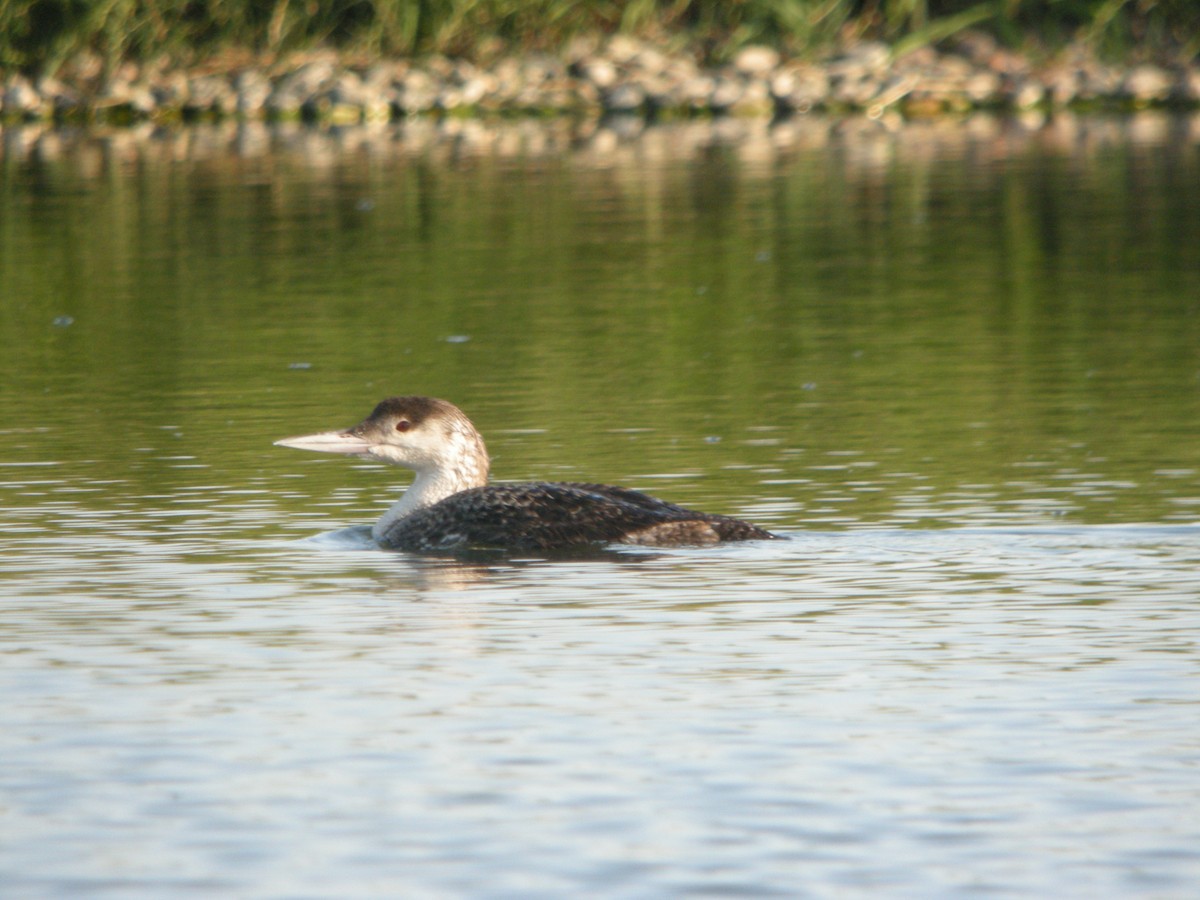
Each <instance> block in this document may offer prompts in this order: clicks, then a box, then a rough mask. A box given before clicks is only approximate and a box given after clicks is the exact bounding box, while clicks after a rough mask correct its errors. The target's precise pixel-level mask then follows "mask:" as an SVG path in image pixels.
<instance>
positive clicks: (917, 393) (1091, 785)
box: [0, 117, 1200, 897]
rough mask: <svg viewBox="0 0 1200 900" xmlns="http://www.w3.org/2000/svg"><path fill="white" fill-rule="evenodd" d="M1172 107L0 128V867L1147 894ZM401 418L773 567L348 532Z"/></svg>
mask: <svg viewBox="0 0 1200 900" xmlns="http://www.w3.org/2000/svg"><path fill="white" fill-rule="evenodd" d="M618 125H620V123H618ZM621 127H624V126H621ZM1197 134H1200V130H1198V129H1197V128H1196V126H1195V123H1194V122H1190V121H1187V120H1177V119H1165V118H1159V117H1149V118H1140V117H1139V118H1135V119H1126V120H1103V119H1098V120H1089V119H1083V120H1071V119H1060V120H1056V121H1055V122H1052V123H1038V122H1002V121H995V120H988V119H975V120H969V121H967V122H964V123H936V124H929V125H920V124H918V125H912V126H906V127H904V128H902V129H900V130H898V131H889V130H888V129H886V128H884V127H882V126H880V125H878V124H875V123H838V122H821V121H817V120H813V121H808V120H804V121H801V122H799V123H795V124H793V125H789V126H783V127H777V128H775V129H768V128H767V126H766V125H765V124H759V123H717V124H716V125H715V126H709V125H703V124H702V125H696V126H691V125H689V126H680V127H670V128H662V129H654V130H651V131H650V132H648V133H645V134H626V133H624V132H622V131H620V130H618V129H614V130H608V129H602V130H600V131H597V132H595V133H586V134H582V133H578V132H571V131H570V130H569V128H568V126H565V125H559V124H552V125H536V126H535V125H511V126H509V125H506V126H498V127H495V128H486V127H483V126H480V125H478V124H474V123H466V124H464V123H449V124H447V125H446V126H444V127H443V128H442V129H441V130H438V129H436V128H434V127H433V126H429V125H419V126H411V127H409V128H406V129H400V130H398V131H394V130H386V129H385V130H380V131H377V132H363V131H351V132H343V133H336V132H335V133H313V132H305V131H302V130H295V131H286V130H285V131H281V132H276V133H271V132H268V131H265V130H259V129H243V130H241V131H238V130H236V129H212V130H203V129H200V130H196V131H187V132H179V133H167V134H136V133H118V134H116V135H111V136H93V135H74V134H62V133H41V132H37V131H27V130H20V131H13V130H11V129H10V130H7V131H6V132H5V133H4V139H5V140H4V145H5V153H6V156H5V165H4V167H3V169H2V174H0V296H2V298H3V300H2V301H0V341H2V348H3V353H2V358H0V508H2V509H3V515H2V516H0V610H2V615H3V619H2V621H3V627H2V628H0V691H2V694H0V696H2V697H3V703H2V704H0V758H3V759H4V763H5V764H4V766H3V767H0V885H2V887H0V894H3V895H6V896H8V895H11V896H21V897H30V896H53V897H77V896H114V897H115V896H121V897H126V896H164V895H168V896H175V895H181V896H186V895H197V896H212V895H237V896H264V897H265V896H273V897H275V896H328V897H333V896H337V897H345V896H380V895H389V894H390V895H406V896H488V897H502V896H523V897H524V896H564V895H567V896H570V895H580V894H588V895H600V896H619V897H638V896H659V895H664V894H666V895H676V894H680V895H702V896H711V895H718V894H726V895H733V896H776V895H778V896H811V897H827V896H880V895H884V896H901V897H929V896H967V895H970V896H1011V895H1034V896H1113V897H1129V896H1146V897H1185V896H1191V894H1192V893H1193V891H1194V885H1195V884H1196V883H1197V880H1198V879H1200V850H1197V849H1196V848H1197V847H1200V813H1198V812H1197V810H1200V778H1198V777H1197V772H1198V767H1197V764H1198V762H1200V725H1198V724H1197V723H1198V722H1200V716H1197V709H1196V707H1197V705H1198V703H1200V691H1198V689H1197V688H1198V684H1200V682H1198V677H1197V676H1198V672H1197V662H1198V659H1200V654H1198V651H1197V645H1196V634H1197V626H1198V625H1200V577H1198V576H1197V572H1198V571H1200V440H1197V438H1198V436H1200V435H1198V430H1200V425H1198V424H1197V423H1200V408H1198V406H1200V350H1198V348H1200V250H1198V249H1197V248H1200V216H1198V215H1197V214H1196V213H1195V210H1196V209H1200V196H1197V194H1198V193H1200V177H1197V176H1198V175H1200V173H1198V172H1197V168H1198V166H1200V157H1198V156H1197V152H1196V148H1197V146H1198V141H1197V137H1196V136H1197ZM398 392H429V393H435V394H439V395H441V396H445V397H447V398H449V399H452V400H455V401H456V402H458V403H460V404H461V405H462V406H464V407H465V408H466V409H467V410H468V412H469V413H470V414H471V415H472V416H473V417H474V418H475V420H476V421H477V423H478V424H479V425H480V427H481V428H482V430H483V431H484V434H485V435H486V437H487V438H488V442H489V447H490V448H491V450H492V455H493V457H494V471H495V473H496V474H497V475H498V476H499V477H502V478H529V477H552V478H596V479H601V480H606V481H614V482H620V483H624V484H628V485H631V486H634V487H639V488H643V489H647V490H652V491H653V492H655V493H657V494H660V495H662V496H665V497H667V498H669V499H672V500H677V501H681V502H685V503H689V504H693V505H696V506H699V507H701V508H704V509H710V510H712V511H716V512H729V513H734V514H739V515H743V516H747V517H750V518H753V519H754V520H755V521H760V522H762V523H763V524H765V525H768V526H769V527H772V528H774V529H777V530H779V531H781V532H782V533H784V534H785V535H787V536H788V537H789V540H787V541H782V542H771V543H763V544H749V545H740V546H727V547H718V548H699V549H697V548H690V549H673V550H665V551H651V550H646V549H626V550H612V551H604V552H599V553H595V554H590V555H587V556H584V557H581V558H577V559H555V560H543V559H536V558H528V559H526V558H503V557H481V558H477V559H471V560H466V561H457V560H452V559H423V558H415V557H409V556H406V555H403V554H390V553H383V552H380V551H378V550H375V549H373V548H372V547H371V546H370V545H369V543H368V542H367V540H366V539H365V537H364V535H363V530H362V528H361V525H362V524H365V523H368V522H370V521H371V520H372V518H373V517H374V516H376V515H378V513H379V511H380V509H381V508H382V507H383V506H384V505H385V504H386V503H387V502H388V500H390V499H391V498H392V497H393V496H394V494H395V492H396V491H398V490H399V488H400V486H401V485H402V484H403V483H404V481H405V478H404V476H403V475H402V474H398V473H392V472H387V471H383V470H381V469H379V468H377V467H372V466H368V465H366V464H362V463H357V462H353V461H347V460H340V459H332V458H322V457H317V456H309V455H306V454H302V453H298V452H294V451H287V450H283V449H280V448H275V447H272V446H271V441H272V440H274V439H276V438H278V437H282V436H285V435H289V434H296V433H303V432H307V431H314V430H318V429H322V428H327V427H334V426H337V425H348V424H351V423H353V422H354V421H356V420H357V419H358V418H360V417H361V416H363V415H365V414H366V413H367V412H368V411H369V409H370V407H371V405H372V404H373V403H374V402H375V401H376V400H377V399H379V398H380V397H382V396H384V395H386V394H388V393H398Z"/></svg>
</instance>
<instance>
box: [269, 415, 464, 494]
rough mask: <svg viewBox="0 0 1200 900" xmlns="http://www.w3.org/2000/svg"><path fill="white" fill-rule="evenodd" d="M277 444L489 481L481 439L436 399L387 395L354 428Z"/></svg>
mask: <svg viewBox="0 0 1200 900" xmlns="http://www.w3.org/2000/svg"><path fill="white" fill-rule="evenodd" d="M275 445H276V446H278V447H292V448H295V449H297V450H316V451H319V452H321V453H342V454H345V455H347V456H358V457H361V458H363V459H374V460H378V461H379V462H385V463H391V464H392V465H395V466H403V467H404V468H406V469H413V470H414V471H416V472H424V473H431V474H442V475H445V476H450V477H453V478H454V479H455V480H456V481H467V482H473V483H478V484H486V483H487V474H488V455H487V449H486V448H485V447H484V443H483V438H481V437H480V436H479V432H477V431H476V430H475V426H474V425H472V424H471V420H470V419H468V418H467V417H466V415H464V414H463V412H462V410H460V409H459V408H458V407H457V406H455V405H454V404H453V403H447V402H446V401H445V400H438V399H436V398H434V397H389V398H388V399H387V400H384V401H383V402H381V403H380V404H379V405H378V406H376V407H375V409H374V411H373V412H372V413H371V415H369V416H367V417H366V418H365V419H363V420H362V421H361V422H359V423H358V424H357V425H355V426H354V427H353V428H347V429H346V430H345V431H322V432H318V433H317V434H306V435H301V436H300V437H293V438H284V439H283V440H281V441H276V442H275Z"/></svg>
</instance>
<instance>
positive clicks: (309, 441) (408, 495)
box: [275, 397, 775, 552]
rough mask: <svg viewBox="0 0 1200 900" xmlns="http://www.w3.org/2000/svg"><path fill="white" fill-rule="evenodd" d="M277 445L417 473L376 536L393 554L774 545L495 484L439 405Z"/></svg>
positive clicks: (710, 520) (413, 403) (453, 417)
mask: <svg viewBox="0 0 1200 900" xmlns="http://www.w3.org/2000/svg"><path fill="white" fill-rule="evenodd" d="M275 443H276V444H277V445H279V446H282V447H294V448H297V449H300V450H318V451H323V452H326V453H343V454H347V455H350V456H360V457H362V458H364V459H373V460H377V461H380V462H386V463H391V464H393V465H398V466H403V467H405V468H408V469H412V470H413V471H415V472H416V474H417V477H416V478H415V479H414V480H413V483H412V485H410V486H409V488H408V490H407V491H405V492H404V496H402V497H401V498H400V499H399V500H398V501H397V502H396V503H394V504H393V505H392V506H391V508H390V509H388V511H387V512H386V513H384V514H383V517H382V518H381V519H380V520H379V521H378V522H376V523H375V525H374V527H373V528H372V529H371V533H372V535H373V537H374V538H375V540H376V541H377V542H378V543H379V544H380V545H382V546H384V547H388V548H390V549H394V550H410V551H418V552H448V551H450V552H452V551H456V550H466V549H470V548H475V547H500V548H508V549H513V550H554V549H560V548H566V547H576V546H582V545H587V544H607V543H625V544H648V545H656V546H663V545H679V544H711V543H716V542H719V541H746V540H765V539H770V538H774V537H775V535H773V534H771V533H770V532H767V531H764V530H763V529H761V528H758V527H757V526H755V525H751V524H750V523H749V522H743V521H741V520H739V519H733V518H729V517H728V516H715V515H710V514H708V513H702V512H696V511H695V510H691V509H685V508H684V507H682V506H676V505H675V504H674V503H667V502H666V501H663V500H658V499H657V498H655V497H651V496H649V495H648V494H643V493H641V492H639V491H633V490H629V489H628V488H620V487H612V486H610V485H603V484H576V483H570V482H541V481H538V482H528V483H523V484H488V470H489V460H488V455H487V448H486V447H485V446H484V443H483V438H481V437H480V436H479V432H478V431H476V430H475V426H474V425H472V424H471V421H470V419H468V418H467V417H466V416H465V415H464V414H463V412H462V410H460V409H459V408H458V407H457V406H455V405H454V404H452V403H447V402H446V401H445V400H437V399H434V398H432V397H392V398H389V399H387V400H384V401H383V402H382V403H380V404H379V405H378V406H376V407H375V410H374V412H372V413H371V415H370V416H368V417H367V418H366V419H364V420H363V421H362V422H360V423H359V424H358V425H355V426H354V427H353V428H350V429H347V430H345V431H326V432H321V433H319V434H310V435H304V436H303V437H296V438H287V439H285V440H282V441H276V442H275Z"/></svg>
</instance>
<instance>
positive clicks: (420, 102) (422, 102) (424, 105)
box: [396, 69, 439, 116]
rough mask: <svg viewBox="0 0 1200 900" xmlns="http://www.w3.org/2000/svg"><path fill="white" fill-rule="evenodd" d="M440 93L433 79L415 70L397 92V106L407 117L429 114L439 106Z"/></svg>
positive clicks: (405, 78) (425, 73)
mask: <svg viewBox="0 0 1200 900" xmlns="http://www.w3.org/2000/svg"><path fill="white" fill-rule="evenodd" d="M438 93H439V91H438V86H437V84H435V83H434V80H433V77H432V76H431V75H429V73H427V72H422V71H421V70H419V69H415V70H413V71H411V72H409V73H408V74H407V75H405V76H404V80H403V81H402V82H400V85H399V86H398V88H397V90H396V105H397V106H398V107H399V109H400V111H401V112H403V113H404V114H405V115H410V116H411V115H416V114H418V113H424V112H429V111H430V110H432V109H433V108H434V107H435V106H436V105H437V100H438Z"/></svg>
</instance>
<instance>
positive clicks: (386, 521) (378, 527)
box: [371, 470, 475, 540]
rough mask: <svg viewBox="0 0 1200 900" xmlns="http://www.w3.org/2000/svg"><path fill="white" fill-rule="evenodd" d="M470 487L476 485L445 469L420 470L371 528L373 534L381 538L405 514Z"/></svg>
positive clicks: (377, 538) (409, 514)
mask: <svg viewBox="0 0 1200 900" xmlns="http://www.w3.org/2000/svg"><path fill="white" fill-rule="evenodd" d="M469 487H475V485H474V484H468V483H464V482H462V481H461V480H460V479H456V478H453V477H447V473H446V472H444V471H437V470H435V471H429V472H418V473H417V477H416V478H415V479H413V483H412V484H410V485H409V486H408V490H406V491H405V492H404V494H403V495H402V496H401V497H400V499H399V500H397V501H396V502H395V503H393V504H392V505H391V506H389V507H388V509H387V512H385V513H384V514H383V515H382V516H380V518H379V521H378V522H376V523H375V525H374V526H373V527H372V528H371V534H372V535H373V536H374V538H375V540H380V539H381V538H382V537H383V535H384V534H385V533H386V532H387V530H388V528H390V527H391V526H392V525H393V524H394V523H395V522H398V521H399V520H400V519H403V518H404V517H405V516H411V515H412V514H413V513H415V512H417V511H418V510H421V509H425V507H427V506H433V504H435V503H437V502H438V501H439V500H445V499H446V498H447V497H449V496H450V495H451V494H457V493H458V492H459V491H465V490H466V489H467V488H469Z"/></svg>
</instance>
